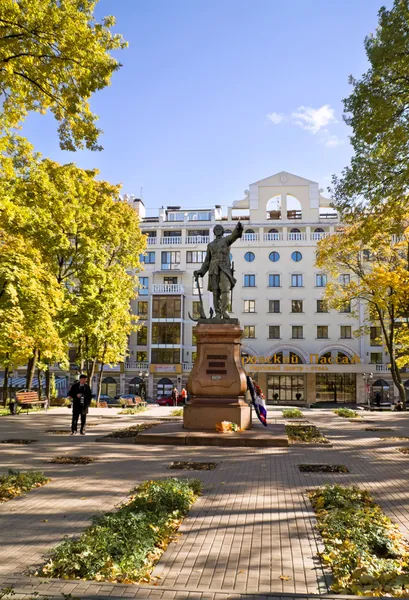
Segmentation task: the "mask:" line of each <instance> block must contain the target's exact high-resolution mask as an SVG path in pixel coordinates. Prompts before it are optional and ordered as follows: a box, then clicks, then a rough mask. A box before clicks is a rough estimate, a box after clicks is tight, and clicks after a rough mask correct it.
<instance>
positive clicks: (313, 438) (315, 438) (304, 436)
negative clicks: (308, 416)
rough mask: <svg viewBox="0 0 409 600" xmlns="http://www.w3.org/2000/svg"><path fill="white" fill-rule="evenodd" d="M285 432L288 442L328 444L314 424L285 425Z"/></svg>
mask: <svg viewBox="0 0 409 600" xmlns="http://www.w3.org/2000/svg"><path fill="white" fill-rule="evenodd" d="M285 430H286V433H287V435H288V439H289V440H290V442H294V443H297V442H298V443H303V442H304V443H306V444H329V441H328V440H327V438H326V437H324V436H323V435H322V433H321V432H320V430H319V429H318V428H317V427H316V426H315V425H286V426H285Z"/></svg>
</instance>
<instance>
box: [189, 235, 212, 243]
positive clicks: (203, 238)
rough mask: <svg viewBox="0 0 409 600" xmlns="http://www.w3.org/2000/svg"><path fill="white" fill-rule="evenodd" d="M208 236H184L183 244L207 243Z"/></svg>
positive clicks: (208, 240)
mask: <svg viewBox="0 0 409 600" xmlns="http://www.w3.org/2000/svg"><path fill="white" fill-rule="evenodd" d="M209 242H210V236H208V235H189V236H188V237H186V238H185V244H208V243H209Z"/></svg>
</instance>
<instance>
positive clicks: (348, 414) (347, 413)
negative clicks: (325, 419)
mask: <svg viewBox="0 0 409 600" xmlns="http://www.w3.org/2000/svg"><path fill="white" fill-rule="evenodd" d="M333 412H334V413H335V414H336V415H338V416H339V417H345V419H360V418H361V417H360V415H359V414H358V413H357V412H356V410H351V409H350V408H336V409H335V410H334V411H333Z"/></svg>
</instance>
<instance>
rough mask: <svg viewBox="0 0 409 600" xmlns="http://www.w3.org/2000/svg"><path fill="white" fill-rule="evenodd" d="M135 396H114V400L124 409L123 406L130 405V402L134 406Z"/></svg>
mask: <svg viewBox="0 0 409 600" xmlns="http://www.w3.org/2000/svg"><path fill="white" fill-rule="evenodd" d="M135 398H136V394H120V395H119V396H115V400H117V401H118V403H119V404H120V405H121V406H122V408H124V407H125V406H127V405H129V404H130V402H129V401H130V400H131V401H132V404H135V402H136V401H135Z"/></svg>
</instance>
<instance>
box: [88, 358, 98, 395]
mask: <svg viewBox="0 0 409 600" xmlns="http://www.w3.org/2000/svg"><path fill="white" fill-rule="evenodd" d="M96 364H97V361H96V359H95V358H94V359H93V360H92V361H89V362H88V368H87V375H88V385H89V386H90V387H91V388H92V380H93V378H94V375H95V367H96Z"/></svg>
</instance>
